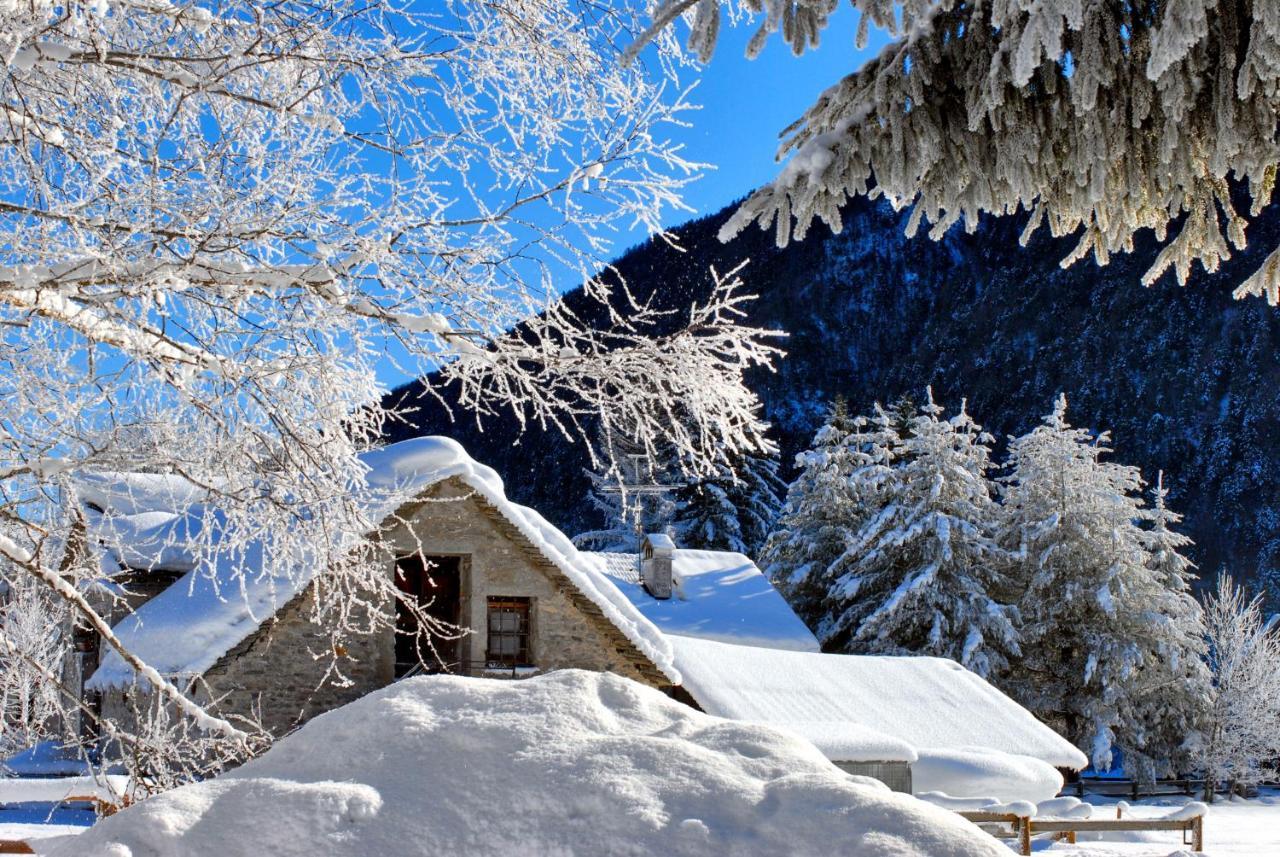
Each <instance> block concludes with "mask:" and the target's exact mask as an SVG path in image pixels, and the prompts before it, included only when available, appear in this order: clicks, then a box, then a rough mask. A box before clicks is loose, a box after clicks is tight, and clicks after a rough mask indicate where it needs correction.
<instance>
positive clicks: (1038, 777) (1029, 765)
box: [911, 747, 1062, 804]
mask: <svg viewBox="0 0 1280 857" xmlns="http://www.w3.org/2000/svg"><path fill="white" fill-rule="evenodd" d="M911 788H912V791H915V792H916V793H917V794H919V793H921V792H943V793H945V794H948V795H952V796H953V797H977V796H982V797H989V798H993V799H994V800H997V801H1000V802H1002V803H1003V802H1009V801H1030V802H1031V803H1034V804H1040V803H1044V802H1046V801H1048V800H1050V799H1051V798H1053V797H1054V795H1056V794H1057V793H1058V792H1059V791H1061V790H1062V774H1060V773H1058V771H1057V769H1056V768H1054V767H1053V766H1052V765H1050V764H1048V763H1047V762H1043V761H1041V760H1040V759H1035V758H1032V757H1031V756H1022V755H1019V754H1017V753H1004V752H1001V751H1000V750H992V749H990V748H988V747H959V748H948V749H928V750H921V751H920V757H919V758H918V759H917V760H916V762H915V764H914V765H912V766H911Z"/></svg>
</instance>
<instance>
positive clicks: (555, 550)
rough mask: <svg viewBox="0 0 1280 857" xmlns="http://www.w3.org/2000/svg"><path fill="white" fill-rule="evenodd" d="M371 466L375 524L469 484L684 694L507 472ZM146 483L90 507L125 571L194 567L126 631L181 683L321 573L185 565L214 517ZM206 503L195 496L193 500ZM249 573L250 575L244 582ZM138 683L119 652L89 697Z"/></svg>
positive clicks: (254, 549) (378, 461) (126, 477)
mask: <svg viewBox="0 0 1280 857" xmlns="http://www.w3.org/2000/svg"><path fill="white" fill-rule="evenodd" d="M361 459H362V461H363V462H364V464H365V465H366V467H367V468H368V471H367V474H366V477H365V485H364V486H363V489H362V490H360V491H358V492H357V494H358V496H359V498H360V501H361V502H362V503H363V504H364V507H365V517H366V519H367V520H369V521H371V522H375V523H378V522H384V521H386V519H387V518H389V517H390V516H391V515H392V514H393V513H394V512H395V511H396V510H397V509H399V508H400V507H401V506H403V505H404V504H406V503H409V502H411V501H412V500H413V499H414V498H415V497H418V496H420V495H421V494H422V493H423V492H424V491H426V490H427V489H429V488H430V487H431V486H433V485H435V484H437V483H439V482H443V481H445V480H447V479H458V480H459V481H461V482H462V483H463V484H465V485H467V486H468V487H469V488H471V489H472V490H473V491H475V492H476V494H477V495H479V497H480V498H482V499H483V500H484V501H485V502H487V503H488V504H489V505H490V506H492V507H493V508H494V509H496V510H497V511H498V513H499V514H500V515H502V516H503V518H505V519H506V520H507V521H508V522H509V523H510V524H511V525H512V526H514V527H515V528H516V529H517V530H518V531H519V532H520V534H521V535H522V536H524V537H525V538H526V539H528V540H529V542H530V543H532V544H533V545H534V547H535V548H536V549H537V550H538V551H540V552H541V553H542V554H543V555H544V556H545V557H546V559H547V560H548V561H549V562H551V563H552V564H553V565H554V566H555V567H556V568H557V569H559V570H560V571H561V572H562V573H563V574H564V575H565V576H566V577H568V578H569V580H570V581H571V582H572V583H573V584H574V585H575V586H576V587H577V588H578V589H579V590H580V591H581V592H582V594H583V595H584V596H586V597H587V598H588V599H590V600H591V602H592V603H593V604H595V605H596V606H597V607H598V608H599V609H600V611H601V612H602V613H603V614H604V615H605V617H606V618H607V619H608V620H609V621H610V622H612V623H613V624H614V625H615V626H616V627H617V628H618V630H619V631H620V632H622V634H623V635H624V636H626V638H627V639H628V640H629V641H630V642H631V643H632V644H633V645H634V646H635V647H636V648H637V649H638V650H639V651H640V652H641V653H642V654H643V655H644V656H645V657H647V658H648V659H649V660H650V661H651V662H652V663H653V664H654V666H655V667H656V668H657V669H658V670H659V671H661V672H662V674H663V675H665V676H666V677H667V678H668V679H669V680H670V681H671V682H672V683H673V684H679V683H680V681H681V676H680V673H679V671H678V670H677V669H676V667H675V665H674V656H673V652H672V649H671V645H670V643H669V642H668V640H667V639H666V637H665V636H664V635H663V634H662V633H661V632H660V631H659V630H658V629H657V627H655V626H654V624H653V623H652V622H650V621H649V620H648V619H647V618H646V617H645V616H644V615H643V613H642V612H641V611H640V610H638V609H637V608H636V607H635V606H634V605H633V604H632V603H631V601H630V600H628V599H627V598H626V597H625V596H624V595H623V594H622V593H620V592H619V591H618V590H617V588H616V587H615V586H614V585H613V584H612V582H611V581H609V579H608V578H606V577H605V576H604V575H603V574H601V573H600V571H599V570H598V569H597V567H596V565H595V564H594V563H592V562H591V561H589V560H588V559H587V558H585V557H584V556H583V555H582V554H581V553H580V552H579V551H578V550H577V548H575V547H574V546H573V543H572V542H570V540H569V539H568V537H566V536H565V535H564V534H563V533H562V532H560V531H559V530H558V529H556V528H555V526H553V525H552V524H551V523H549V522H548V521H547V520H546V519H545V518H543V517H542V516H541V515H539V514H538V513H537V512H535V511H534V510H532V509H529V508H526V507H524V506H520V505H518V504H516V503H513V502H511V501H510V500H509V499H508V498H507V496H506V492H505V489H504V486H503V483H502V479H501V478H500V477H499V476H498V474H497V472H496V471H494V470H493V469H492V468H490V467H486V466H485V465H483V464H480V463H479V462H477V461H475V460H474V459H473V458H471V456H470V455H469V454H468V453H467V452H466V450H465V449H464V448H463V447H462V445H461V444H459V443H458V442H457V441H455V440H453V439H451V438H447V437H422V438H414V439H412V440H406V441H402V442H400V443H396V444H391V445H389V446H386V447H382V448H380V449H376V450H371V451H369V452H366V453H364V454H363V455H362V456H361ZM113 476H118V477H119V478H120V484H118V485H113V484H112V483H111V477H113ZM135 476H139V475H138V474H108V475H103V474H93V475H91V476H90V477H89V478H88V479H87V480H86V484H87V485H88V486H89V488H88V491H89V492H90V493H89V494H87V495H86V494H82V495H81V497H82V499H85V498H86V497H93V498H98V499H101V500H103V501H104V503H105V505H102V504H99V503H97V501H96V500H92V499H91V500H90V502H94V503H95V505H100V506H102V508H110V509H112V510H113V511H118V512H119V513H120V514H116V515H110V516H106V517H105V518H102V517H101V516H99V517H97V518H94V526H96V527H97V529H96V530H95V533H94V534H95V535H96V536H97V537H99V538H100V539H101V541H103V542H104V544H105V547H106V548H107V550H108V551H111V552H113V553H114V555H115V556H116V557H117V558H119V559H120V560H121V561H124V563H125V564H126V565H134V564H135V563H139V565H138V566H137V567H168V568H175V569H179V570H181V569H182V568H183V566H182V563H183V562H186V563H187V565H186V568H189V569H190V570H189V571H187V574H186V576H185V577H184V578H183V579H181V580H179V581H178V582H177V583H175V584H174V585H173V586H171V587H169V588H168V589H167V590H165V591H164V592H162V593H160V595H158V596H156V597H155V598H153V599H152V600H151V601H148V602H147V603H146V604H144V605H142V606H141V607H140V608H139V609H138V610H137V611H136V612H135V613H133V614H132V615H130V616H128V617H127V618H125V619H124V620H123V621H122V622H120V623H119V625H118V626H117V628H116V631H117V634H118V635H120V637H121V639H122V640H123V641H124V642H125V644H126V645H127V646H128V647H129V649H130V651H132V652H133V653H134V654H135V655H138V656H139V657H141V658H142V659H143V660H144V661H146V662H147V663H149V664H151V665H152V666H154V667H155V668H156V669H158V670H159V671H160V672H161V673H164V674H166V675H170V676H174V677H177V678H191V677H194V676H198V675H202V674H203V673H204V672H206V671H207V670H208V669H209V668H211V667H212V666H213V665H214V664H216V663H217V662H218V661H219V660H220V659H221V658H222V657H223V656H224V655H225V654H226V653H227V652H229V651H231V650H232V649H233V648H234V647H235V646H236V645H238V644H239V643H241V642H243V641H244V640H245V639H247V638H248V637H249V636H250V635H251V634H253V633H254V632H255V631H256V630H257V629H258V627H260V625H261V624H262V623H263V622H264V621H266V620H267V619H269V618H270V617H271V616H273V615H274V614H275V613H276V612H277V611H278V610H280V609H281V608H282V607H284V606H285V605H286V604H288V603H289V602H290V601H292V600H293V599H294V598H295V597H296V596H297V595H298V594H299V593H301V592H302V591H303V590H304V589H305V588H306V587H307V585H309V584H310V582H311V578H312V575H313V574H314V564H313V563H307V562H305V561H301V560H300V561H299V562H298V563H297V565H296V569H295V570H294V571H292V572H290V573H288V574H253V573H252V572H253V570H254V569H255V568H262V567H264V563H263V554H262V550H263V547H262V545H261V544H260V543H251V544H250V545H249V546H248V547H247V548H245V549H244V550H243V551H241V552H240V553H239V554H238V555H237V556H235V557H228V556H222V555H219V554H218V552H217V551H216V550H213V551H209V550H207V549H206V550H205V551H204V552H203V554H197V555H196V556H194V557H193V556H192V555H191V554H188V553H184V552H183V550H182V546H183V545H184V544H185V543H186V542H184V540H183V538H182V536H184V535H187V533H186V532H185V530H184V528H186V529H191V528H192V527H193V526H196V525H197V524H198V522H200V521H201V520H203V518H204V517H205V516H206V514H207V513H206V511H205V510H203V509H202V508H200V507H199V506H198V504H197V505H195V506H189V507H186V508H183V507H182V506H181V504H180V503H176V502H172V501H173V500H174V499H175V498H177V497H180V496H181V494H180V492H178V491H177V490H176V489H174V488H173V487H172V486H171V479H170V478H168V477H157V478H152V477H149V476H147V475H145V474H143V475H141V476H143V477H144V478H141V479H137V480H135V479H134V477H135ZM148 492H150V493H149V494H148ZM148 495H149V496H152V497H153V498H155V499H156V501H157V503H158V505H159V506H160V509H159V511H154V510H147V509H145V508H143V505H144V503H143V501H142V500H140V499H139V498H140V497H145V496H148ZM195 497H196V495H195V494H190V495H188V499H195ZM126 501H127V502H126ZM93 514H96V513H93ZM193 522H195V523H194V524H193ZM209 553H212V556H207V554H209ZM238 567H243V568H246V569H248V570H249V573H247V574H243V575H239V574H237V568H238ZM133 680H134V676H133V671H132V669H131V668H130V667H129V666H128V665H127V664H125V663H124V661H123V659H121V658H120V657H119V656H118V655H117V654H116V653H115V652H114V651H112V652H108V653H107V654H106V656H105V657H104V658H103V661H102V665H101V666H100V667H99V668H98V670H97V671H96V672H95V673H94V675H93V676H92V678H91V679H90V681H89V682H88V684H87V687H88V688H89V689H94V690H103V689H106V688H110V687H121V686H128V685H130V684H132V683H133Z"/></svg>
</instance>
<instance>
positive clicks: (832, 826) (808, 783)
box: [50, 670, 1007, 857]
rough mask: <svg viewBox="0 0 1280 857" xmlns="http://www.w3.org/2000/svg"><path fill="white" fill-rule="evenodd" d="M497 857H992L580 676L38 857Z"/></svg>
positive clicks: (441, 710)
mask: <svg viewBox="0 0 1280 857" xmlns="http://www.w3.org/2000/svg"><path fill="white" fill-rule="evenodd" d="M501 853H523V854H543V855H563V857H570V855H584V857H586V855H600V854H609V855H617V857H626V856H627V855H637V857H639V855H644V857H650V855H653V854H664V855H695V854H696V855H718V854H733V855H735V857H753V855H760V857H766V855H767V857H775V855H779V854H787V855H810V854H812V855H829V854H834V853H839V854H841V855H845V857H952V855H956V857H959V855H983V857H1005V855H1007V851H1006V850H1005V849H1004V848H1003V846H1001V845H1000V844H999V843H997V842H996V841H995V840H993V839H991V838H990V837H988V836H987V835H986V834H984V833H982V832H981V831H979V830H978V829H977V828H976V827H974V826H973V825H971V824H969V823H968V822H966V821H964V820H963V819H961V818H959V817H958V816H956V815H954V814H952V813H950V812H947V811H946V810H943V809H940V808H937V807H933V806H929V805H927V804H925V803H923V802H921V801H917V800H915V799H914V798H911V797H908V796H905V795H899V794H894V793H892V792H889V791H887V790H885V789H883V788H879V787H872V786H868V785H865V784H863V783H861V782H859V781H858V780H855V779H854V778H852V777H849V776H847V775H845V774H843V773H841V772H840V771H839V770H838V769H836V768H835V767H833V766H832V765H831V764H830V763H828V762H827V761H826V759H824V758H823V757H822V755H821V754H820V753H819V752H818V751H817V750H816V749H814V747H813V746H811V745H810V744H808V743H806V742H804V741H801V740H800V739H798V738H794V737H791V736H789V735H787V734H785V733H782V732H779V731H775V730H773V729H770V728H768V727H765V726H758V725H751V724H743V723H735V722H732V721H727V720H721V719H719V718H715V717H710V716H708V715H705V714H701V713H699V712H697V711H694V710H692V709H690V708H687V707H686V706H684V705H681V704H679V703H677V702H675V701H673V700H671V699H669V698H668V697H666V696H665V695H663V694H661V693H660V692H658V691H656V690H653V689H651V688H648V687H645V686H643V685H640V684H638V683H636V682H632V681H629V680H627V679H623V678H620V677H618V676H614V675H609V674H602V673H592V672H585V671H579V670H566V671H562V672H556V673H550V674H547V675H545V676H539V677H536V678H531V679H527V680H524V681H500V680H493V679H472V678H458V677H453V676H433V677H420V678H415V679H409V680H406V681H402V682H399V683H397V684H395V685H392V686H391V687H388V688H385V689H383V690H381V691H379V692H377V693H374V694H371V695H369V696H367V697H364V698H363V699H360V700H358V701H356V702H354V703H352V704H350V705H348V706H346V707H344V708H340V709H336V710H334V711H332V712H329V713H327V714H325V715H322V716H320V717H317V718H316V719H315V720H313V721H311V722H310V723H309V724H307V725H306V726H305V727H303V728H302V729H301V730H299V731H298V732H296V733H294V734H293V735H291V736H289V737H287V738H284V739H283V740H281V741H280V742H279V743H277V744H276V745H275V747H274V748H272V749H271V750H270V751H269V752H267V753H266V754H265V755H263V756H262V757H260V758H259V759H257V760H255V761H252V762H250V763H248V764H246V765H245V766H244V767H242V768H240V769H238V770H236V771H234V772H232V773H229V774H225V775H223V776H222V777H220V778H218V779H215V780H210V781H208V782H204V783H199V784H195V785H191V786H187V787H185V788H181V789H177V790H175V791H172V792H168V793H166V794H162V795H159V796H158V797H154V798H151V799H149V800H146V801H144V802H142V803H140V804H138V805H136V806H134V807H132V808H130V809H128V810H125V811H123V812H121V813H120V814H118V815H115V816H112V817H110V818H106V819H104V820H103V821H101V822H100V823H99V824H98V825H97V826H95V827H94V828H92V829H91V830H90V831H88V832H87V833H85V834H84V835H83V836H81V837H78V838H77V839H75V840H73V841H69V842H66V843H65V844H61V843H60V844H59V846H58V847H57V848H55V849H54V850H52V851H51V852H50V855H51V857H91V855H105V854H115V855H122V857H123V855H131V857H171V855H172V857H179V855H182V857H186V856H187V855H204V854H208V855H214V854H216V855H219V857H238V855H245V856H246V857H247V856H248V855H255V857H257V855H262V854H271V855H274V857H293V855H297V857H303V855H306V857H313V855H321V854H323V855H335V856H336V855H361V857H363V855H371V854H387V855H391V854H394V855H396V857H415V855H440V854H452V855H488V854H501Z"/></svg>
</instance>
